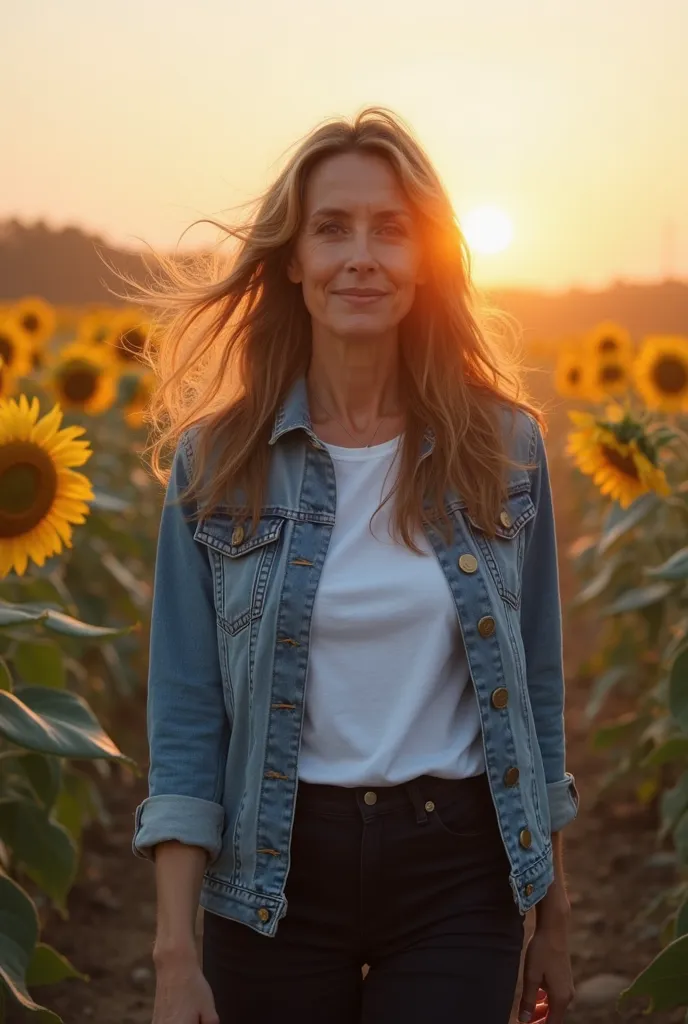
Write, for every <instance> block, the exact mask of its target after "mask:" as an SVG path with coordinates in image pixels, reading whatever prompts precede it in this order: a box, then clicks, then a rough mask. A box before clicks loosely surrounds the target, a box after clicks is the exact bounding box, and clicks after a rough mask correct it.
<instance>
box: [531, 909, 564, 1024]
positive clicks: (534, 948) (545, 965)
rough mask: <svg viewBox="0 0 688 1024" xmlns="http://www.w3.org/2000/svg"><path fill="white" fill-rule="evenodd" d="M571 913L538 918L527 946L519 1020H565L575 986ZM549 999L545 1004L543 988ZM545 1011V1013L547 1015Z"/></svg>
mask: <svg viewBox="0 0 688 1024" xmlns="http://www.w3.org/2000/svg"><path fill="white" fill-rule="evenodd" d="M568 924H569V922H568V916H567V915H563V916H561V917H557V919H556V920H543V921H538V923H537V924H536V926H535V931H534V933H533V935H532V937H531V939H530V942H529V943H528V946H527V947H526V954H525V960H524V964H523V993H522V995H521V1001H520V1003H519V1008H518V1020H519V1021H530V1022H531V1024H536V1022H538V1021H542V1022H543V1024H544V1022H545V1021H546V1022H547V1024H564V1013H565V1012H566V1008H567V1006H568V1005H569V1003H570V1002H571V1001H572V999H573V997H574V994H575V990H574V986H573V973H572V971H571V955H570V953H569V934H568ZM539 989H544V991H545V993H546V996H547V999H546V1005H543V999H542V992H538V990H539ZM543 1011H544V1016H543Z"/></svg>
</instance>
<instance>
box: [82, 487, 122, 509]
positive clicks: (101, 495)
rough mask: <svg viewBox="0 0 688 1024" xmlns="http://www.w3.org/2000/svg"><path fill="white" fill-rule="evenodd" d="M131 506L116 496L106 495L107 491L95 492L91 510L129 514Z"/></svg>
mask: <svg viewBox="0 0 688 1024" xmlns="http://www.w3.org/2000/svg"><path fill="white" fill-rule="evenodd" d="M130 508H131V505H130V504H129V502H127V501H122V499H121V498H118V497H116V495H114V494H106V493H105V491H99V490H94V492H93V501H92V502H91V510H92V511H94V512H127V511H128V510H129V509H130Z"/></svg>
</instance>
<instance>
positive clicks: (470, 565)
mask: <svg viewBox="0 0 688 1024" xmlns="http://www.w3.org/2000/svg"><path fill="white" fill-rule="evenodd" d="M477 568H478V559H477V558H476V557H475V555H461V558H460V559H459V569H460V570H461V572H476V570H477Z"/></svg>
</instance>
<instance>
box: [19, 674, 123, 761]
mask: <svg viewBox="0 0 688 1024" xmlns="http://www.w3.org/2000/svg"><path fill="white" fill-rule="evenodd" d="M0 736H4V737H5V738H6V739H8V740H10V741H11V742H12V743H16V744H17V746H20V747H26V748H28V749H29V750H37V751H40V752H41V753H43V754H57V755H58V756H59V757H85V758H98V757H105V758H111V759H114V760H121V761H124V762H126V763H129V764H134V762H133V761H132V760H131V758H129V757H127V756H126V755H124V754H123V753H122V752H121V751H120V750H119V748H118V747H116V746H115V744H114V743H113V741H112V740H111V739H110V737H109V736H108V735H107V733H106V732H105V731H104V730H103V728H102V726H101V725H100V722H99V721H98V719H97V718H96V716H95V715H94V714H93V712H92V711H91V709H90V707H89V706H88V704H87V703H86V701H85V700H84V699H83V698H82V697H80V696H78V694H76V693H70V692H69V691H68V690H50V689H48V688H46V687H43V686H22V687H18V688H17V691H16V692H15V693H5V692H3V691H0Z"/></svg>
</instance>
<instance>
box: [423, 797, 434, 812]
mask: <svg viewBox="0 0 688 1024" xmlns="http://www.w3.org/2000/svg"><path fill="white" fill-rule="evenodd" d="M425 810H426V811H434V810H435V804H434V803H433V801H432V800H426V801H425Z"/></svg>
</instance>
